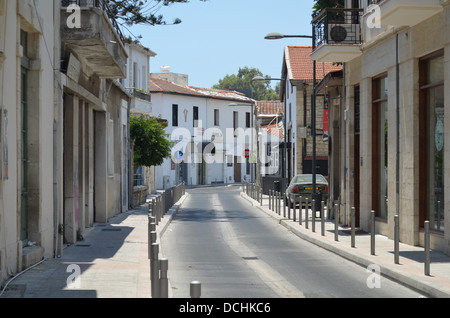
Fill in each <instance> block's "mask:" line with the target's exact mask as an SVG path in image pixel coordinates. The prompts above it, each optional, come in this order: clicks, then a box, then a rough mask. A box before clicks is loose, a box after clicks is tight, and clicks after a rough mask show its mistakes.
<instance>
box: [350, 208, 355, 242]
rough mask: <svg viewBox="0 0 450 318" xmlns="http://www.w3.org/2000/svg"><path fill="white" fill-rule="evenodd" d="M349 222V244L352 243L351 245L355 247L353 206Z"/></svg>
mask: <svg viewBox="0 0 450 318" xmlns="http://www.w3.org/2000/svg"><path fill="white" fill-rule="evenodd" d="M350 222H351V227H352V230H351V231H352V239H351V245H352V247H355V207H352V211H351V214H350Z"/></svg>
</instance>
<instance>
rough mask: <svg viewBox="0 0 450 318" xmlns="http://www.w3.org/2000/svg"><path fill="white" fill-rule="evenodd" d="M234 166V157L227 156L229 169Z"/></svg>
mask: <svg viewBox="0 0 450 318" xmlns="http://www.w3.org/2000/svg"><path fill="white" fill-rule="evenodd" d="M232 166H233V156H232V155H227V167H232Z"/></svg>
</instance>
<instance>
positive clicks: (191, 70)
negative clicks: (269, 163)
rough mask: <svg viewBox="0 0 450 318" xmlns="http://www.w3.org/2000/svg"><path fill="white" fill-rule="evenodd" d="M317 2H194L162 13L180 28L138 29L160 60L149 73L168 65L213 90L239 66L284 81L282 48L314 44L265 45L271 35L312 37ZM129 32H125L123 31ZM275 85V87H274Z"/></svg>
mask: <svg viewBox="0 0 450 318" xmlns="http://www.w3.org/2000/svg"><path fill="white" fill-rule="evenodd" d="M313 3H314V1H313V0H278V1H277V0H208V1H207V2H202V1H199V0H190V2H189V3H184V4H174V5H171V6H169V7H164V8H162V9H161V10H160V11H159V14H163V15H164V17H165V19H166V20H167V21H168V22H169V21H172V20H173V19H174V18H180V19H181V20H182V21H183V22H182V23H181V24H179V25H166V26H154V27H150V26H145V27H142V26H139V27H138V26H134V27H132V28H131V29H130V30H131V31H132V33H133V34H134V35H142V36H143V38H142V39H141V40H140V41H141V44H142V45H144V46H146V47H148V48H149V49H151V50H152V51H154V52H156V53H157V54H158V55H157V56H156V57H154V58H151V60H150V72H152V73H158V72H160V68H161V66H170V67H171V69H172V72H174V73H182V74H188V75H189V85H192V86H198V87H206V88H208V87H211V86H212V85H214V84H216V83H218V81H219V79H221V78H223V77H224V76H226V75H227V74H237V72H238V70H239V67H244V66H248V67H254V68H258V69H259V70H260V71H261V72H262V73H263V74H264V75H269V76H271V77H273V78H279V77H280V76H281V67H282V61H283V52H284V47H286V46H288V45H311V40H310V39H302V38H287V39H281V40H265V39H264V36H265V35H266V34H268V33H270V32H279V33H282V34H290V35H292V34H295V35H311V32H312V31H311V30H312V28H311V12H312V6H313ZM125 33H127V32H126V31H125ZM273 84H274V85H275V83H273Z"/></svg>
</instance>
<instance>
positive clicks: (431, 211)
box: [419, 50, 445, 231]
mask: <svg viewBox="0 0 450 318" xmlns="http://www.w3.org/2000/svg"><path fill="white" fill-rule="evenodd" d="M419 68H420V75H419V82H420V94H419V96H420V106H419V131H420V134H419V166H420V170H419V184H420V190H419V205H420V209H419V210H420V215H419V222H420V224H421V225H422V226H423V222H424V221H426V220H428V221H429V222H430V228H431V229H433V230H436V231H444V211H445V209H444V202H445V196H444V179H445V178H444V154H445V149H444V136H445V134H444V131H445V129H444V122H445V120H444V116H445V112H444V56H443V51H442V50H441V51H438V52H436V53H433V54H431V55H429V56H426V57H424V58H422V59H421V60H420V66H419Z"/></svg>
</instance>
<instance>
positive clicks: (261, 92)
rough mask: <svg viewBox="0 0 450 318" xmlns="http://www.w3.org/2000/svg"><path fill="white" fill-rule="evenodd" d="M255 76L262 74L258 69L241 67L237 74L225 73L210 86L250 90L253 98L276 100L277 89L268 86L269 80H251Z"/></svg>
mask: <svg viewBox="0 0 450 318" xmlns="http://www.w3.org/2000/svg"><path fill="white" fill-rule="evenodd" d="M256 76H263V74H262V73H261V71H260V70H259V69H257V68H249V67H247V66H246V67H241V68H239V71H238V73H237V74H232V75H226V76H225V77H224V78H222V79H220V80H219V83H217V84H215V85H214V86H213V87H212V88H216V89H227V90H236V91H240V92H251V97H252V98H253V99H255V100H278V99H279V98H280V96H279V93H278V91H279V90H278V91H277V90H275V89H273V88H272V87H271V86H270V85H271V81H269V80H267V81H253V78H255V77H256ZM265 77H266V78H269V77H268V76H265ZM278 87H279V85H278ZM247 95H249V94H247Z"/></svg>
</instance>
